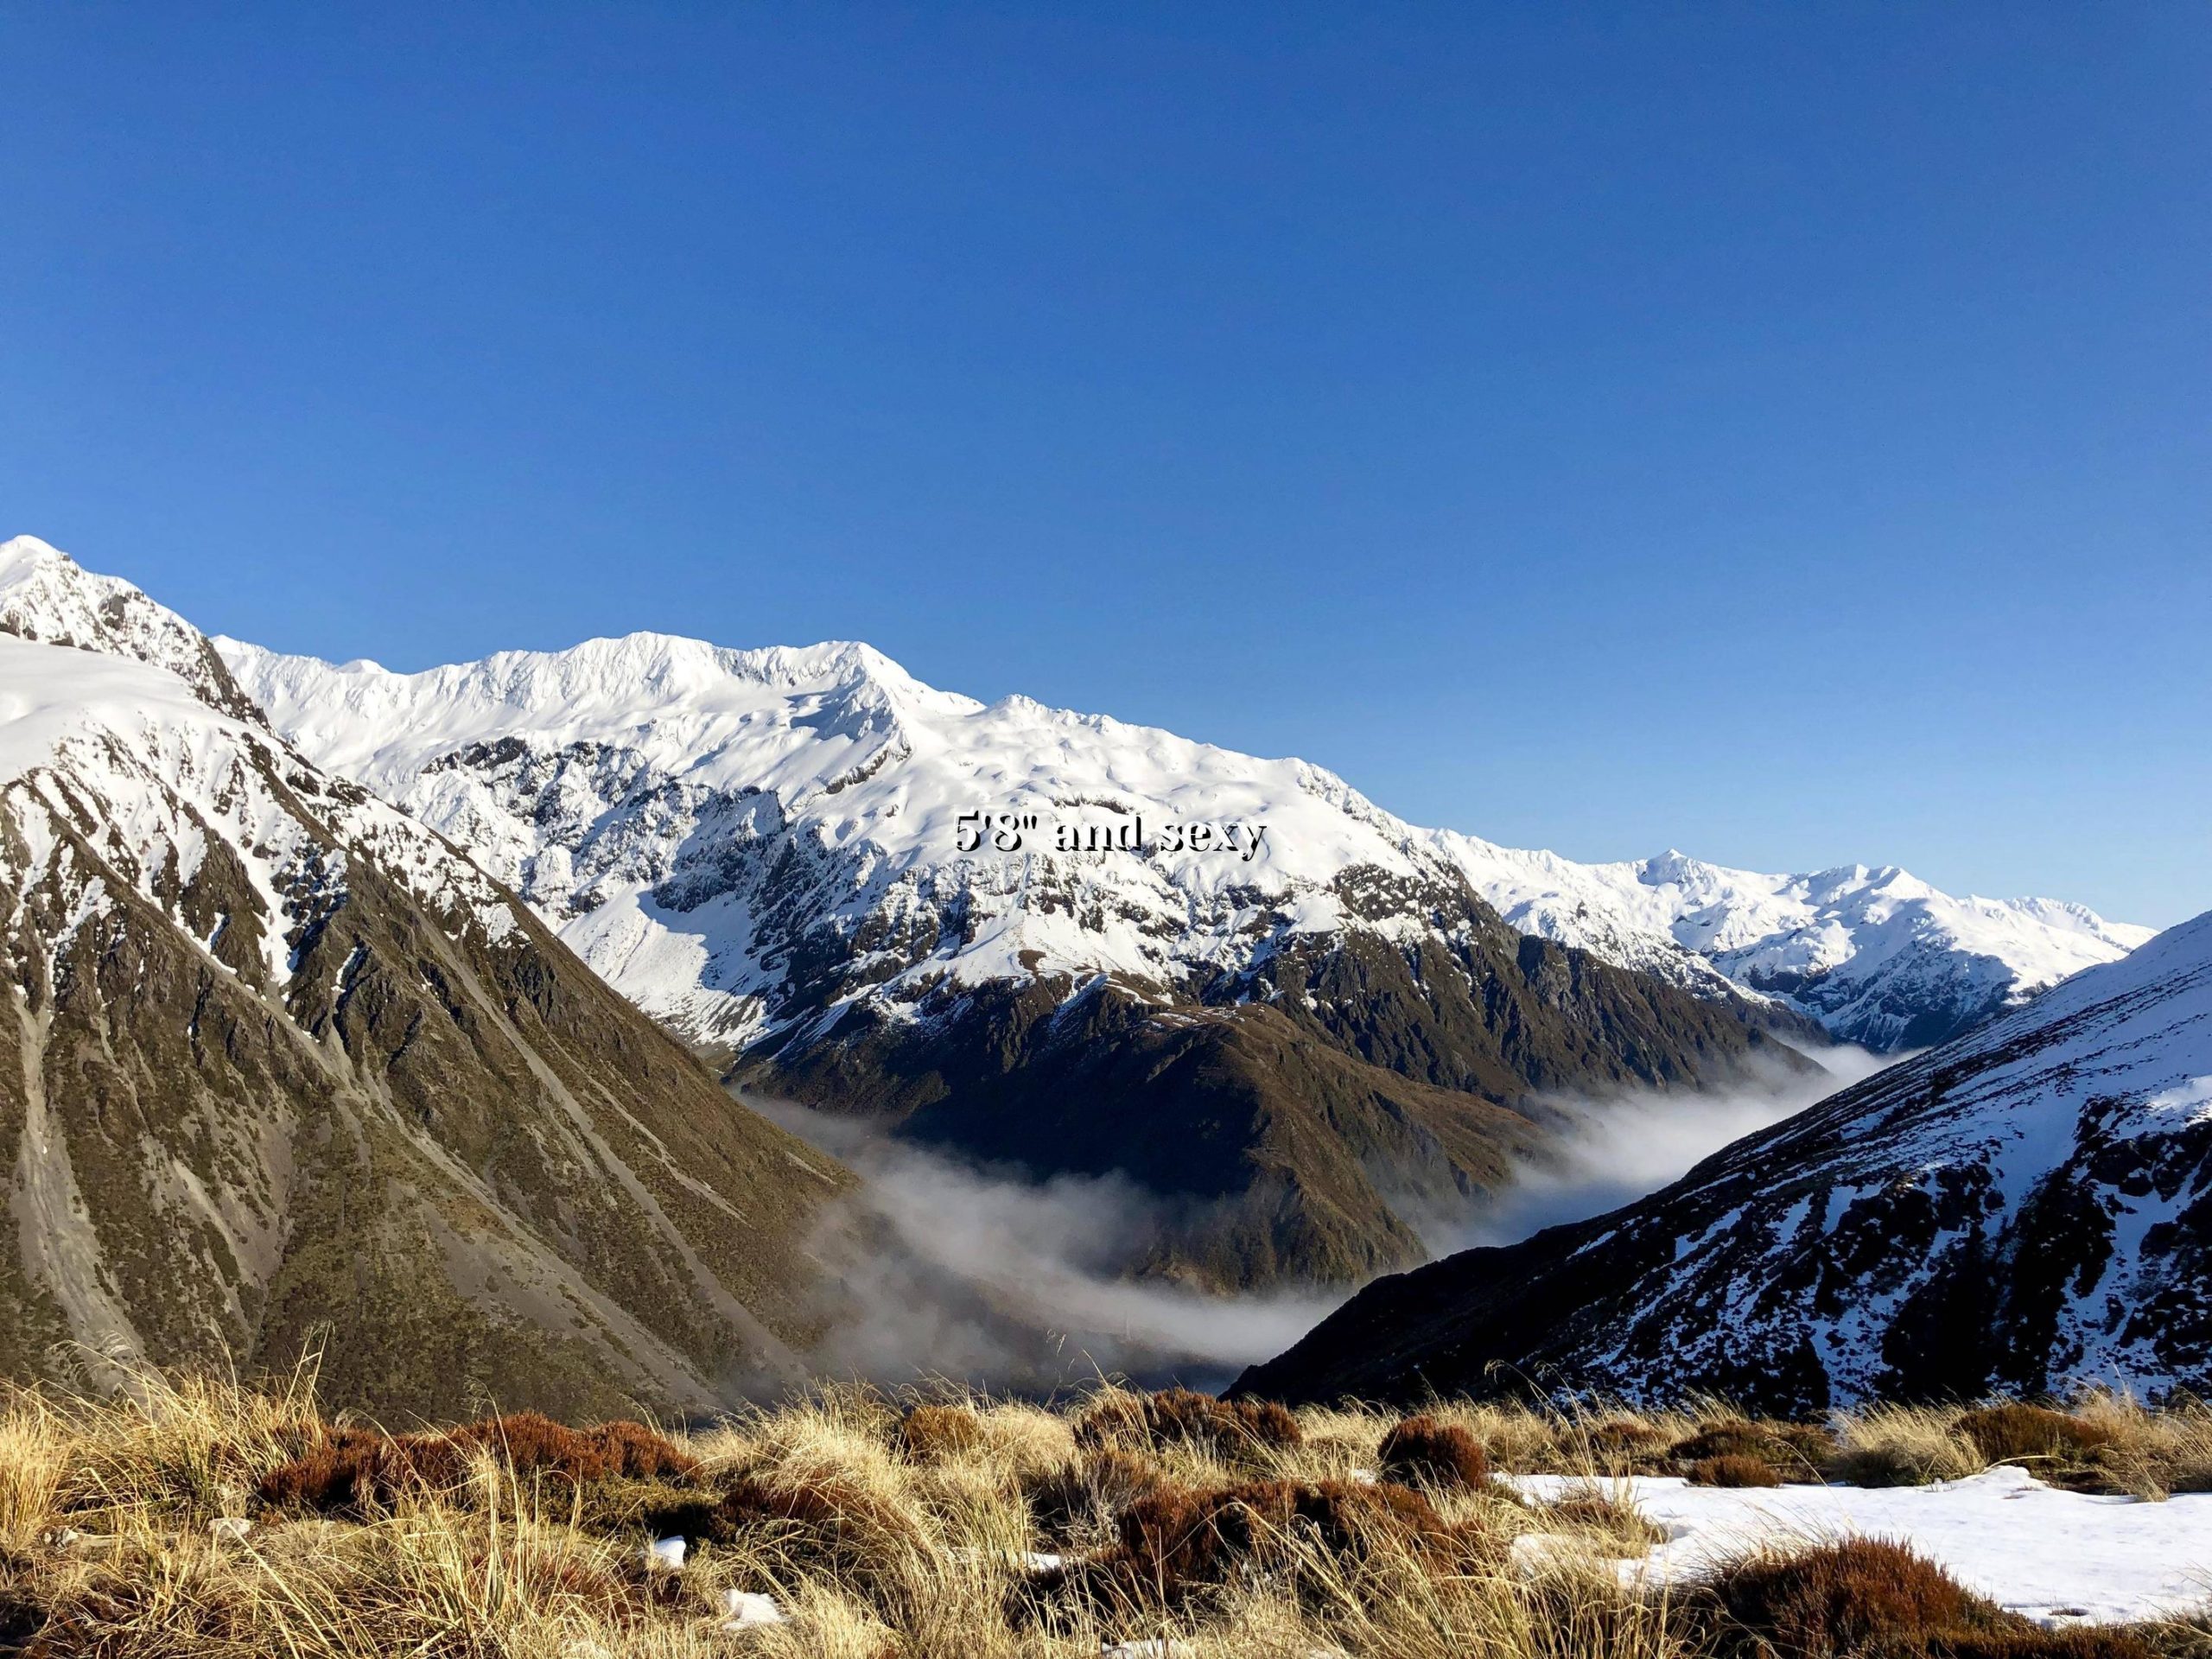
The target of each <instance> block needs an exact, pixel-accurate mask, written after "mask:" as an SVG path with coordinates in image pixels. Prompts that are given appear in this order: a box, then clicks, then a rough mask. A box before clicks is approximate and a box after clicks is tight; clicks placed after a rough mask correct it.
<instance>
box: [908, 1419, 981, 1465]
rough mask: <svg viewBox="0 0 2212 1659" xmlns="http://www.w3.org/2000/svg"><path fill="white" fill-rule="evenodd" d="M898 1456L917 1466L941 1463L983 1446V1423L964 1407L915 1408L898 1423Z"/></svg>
mask: <svg viewBox="0 0 2212 1659" xmlns="http://www.w3.org/2000/svg"><path fill="white" fill-rule="evenodd" d="M897 1438H898V1443H899V1452H901V1453H902V1454H903V1455H904V1456H906V1457H907V1458H910V1459H912V1460H913V1461H914V1462H916V1463H938V1462H942V1461H944V1459H947V1458H955V1457H957V1456H959V1455H960V1454H961V1453H962V1452H972V1451H974V1450H975V1449H976V1447H977V1446H981V1445H982V1443H983V1421H982V1418H980V1417H978V1416H976V1414H975V1413H974V1412H972V1411H970V1410H969V1409H968V1408H966V1407H965V1406H916V1407H915V1408H913V1409H912V1411H910V1412H908V1413H907V1414H906V1416H905V1417H904V1418H902V1419H901V1420H900V1421H899V1428H898V1436H897Z"/></svg>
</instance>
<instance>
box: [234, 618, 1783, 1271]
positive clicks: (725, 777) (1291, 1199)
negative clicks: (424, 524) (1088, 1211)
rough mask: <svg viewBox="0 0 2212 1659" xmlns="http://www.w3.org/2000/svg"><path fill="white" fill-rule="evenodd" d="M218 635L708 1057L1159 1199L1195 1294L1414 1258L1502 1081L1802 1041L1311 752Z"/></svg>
mask: <svg viewBox="0 0 2212 1659" xmlns="http://www.w3.org/2000/svg"><path fill="white" fill-rule="evenodd" d="M221 648H222V650H223V652H224V654H225V657H226V661H227V662H228V664H230V666H231V667H232V671H234V672H236V673H237V674H238V675H239V676H240V678H241V683H243V684H244V685H245V687H246V688H247V689H248V690H249V691H250V692H251V694H252V695H253V696H255V697H256V698H257V700H258V701H259V702H262V703H263V704H264V706H265V707H267V708H268V709H269V710H270V714H271V716H272V718H273V719H274V721H275V722H276V724H277V728H278V729H280V730H282V731H283V732H284V733H285V734H286V735H287V736H288V737H289V738H291V739H292V740H293V741H296V742H297V743H299V744H300V745H301V746H302V747H303V748H304V749H305V750H306V751H307V752H308V753H312V754H314V755H315V756H316V757H317V759H318V760H321V762H322V763H323V764H324V765H326V766H328V767H329V768H331V769H332V770H333V771H334V772H339V773H340V774H341V775H344V776H346V777H350V778H353V779H358V780H359V781H360V782H362V783H364V784H365V785H368V786H369V787H371V788H372V789H374V790H376V791H378V792H379V793H381V794H383V795H385V796H386V797H387V798H391V800H393V801H396V802H397V803H399V804H402V805H404V807H405V808H406V810H408V811H410V813H412V814H415V815H416V816H418V817H421V818H423V820H424V821H425V822H427V823H430V824H431V825H433V826H435V828H437V829H440V830H441V831H442V832H443V833H445V834H447V835H448V836H452V837H453V838H454V840H456V841H457V842H461V843H462V844H465V845H467V847H469V848H470V849H472V851H473V852H474V854H475V855H476V856H477V857H478V858H479V859H480V861H483V862H484V863H485V864H486V867H487V868H490V869H492V870H493V871H494V872H496V873H497V874H499V875H500V876H501V877H502V879H504V880H508V881H511V882H512V884H513V885H514V886H515V887H516V888H517V889H518V891H519V892H520V893H522V894H523V895H524V897H525V898H526V899H529V901H530V902H531V904H532V905H533V906H536V907H537V909H538V910H539V912H541V913H542V914H543V915H544V916H545V917H546V918H548V919H549V921H550V922H551V923H552V924H553V925H556V926H557V927H558V928H559V929H560V931H561V932H562V934H563V938H566V939H567V940H568V941H569V943H570V944H573V945H574V946H575V949H576V950H578V952H579V953H580V954H581V955H582V957H584V958H585V959H586V960H587V961H588V962H590V963H592V964H593V965H594V967H596V968H597V969H599V970H600V971H601V973H602V974H604V975H605V976H607V979H608V981H609V982H611V983H613V985H614V986H616V987H617V988H620V990H622V991H623V992H624V993H625V994H626V995H629V996H630V997H632V999H633V1000H634V1001H637V1002H638V1004H639V1006H640V1007H644V1008H645V1009H646V1010H648V1011H649V1012H651V1013H652V1014H655V1015H656V1016H657V1017H658V1018H660V1019H662V1020H664V1021H666V1022H668V1023H669V1024H670V1025H671V1027H673V1028H674V1029H676V1030H677V1031H679V1032H681V1033H683V1034H684V1035H685V1036H686V1037H688V1038H689V1039H691V1040H692V1041H694V1042H696V1043H698V1044H700V1045H702V1046H714V1047H716V1048H718V1049H719V1050H720V1051H721V1052H723V1053H725V1054H727V1055H728V1056H730V1057H731V1058H732V1060H733V1075H734V1077H735V1078H737V1079H738V1080H739V1081H741V1082H743V1083H745V1084H749V1085H751V1086H753V1087H755V1088H757V1089H760V1090H763V1091H772V1092H775V1093H778V1094H782V1095H785V1096H791V1097H793V1098H796V1099H798V1100H800V1101H802V1102H804V1103H810V1104H813V1105H817V1106H826V1107H829V1108H833V1109H840V1110H848V1111H855V1110H857V1111H864V1112H868V1113H870V1114H873V1115H874V1116H879V1117H881V1118H883V1119H885V1120H886V1121H888V1122H895V1123H896V1124H897V1125H898V1126H899V1128H900V1129H901V1131H902V1132H903V1133H905V1134H907V1135H912V1136H915V1137H918V1138H920V1139H922V1140H925V1141H930V1142H931V1143H933V1144H938V1145H945V1146H950V1147H956V1148H957V1149H959V1150H961V1151H963V1152H964V1153H966V1154H969V1155H972V1156H976V1157H981V1158H987V1159H990V1160H1007V1161H1013V1162H1017V1163H1020V1164H1021V1165H1023V1166H1026V1167H1027V1168H1029V1169H1030V1170H1032V1171H1033V1172H1040V1173H1063V1172H1065V1173H1107V1172H1109V1171H1116V1170H1118V1171H1120V1172H1122V1173H1125V1174H1128V1175H1129V1176H1131V1177H1133V1178H1134V1179H1137V1180H1139V1181H1141V1182H1143V1183H1145V1184H1147V1185H1150V1186H1153V1187H1154V1188H1156V1189H1158V1190H1160V1191H1162V1192H1168V1193H1171V1194H1173V1195H1175V1196H1177V1197H1178V1198H1183V1199H1186V1200H1188V1201H1189V1202H1188V1203H1187V1204H1186V1205H1185V1206H1184V1212H1185V1214H1187V1215H1189V1216H1191V1217H1192V1220H1191V1221H1190V1222H1189V1223H1188V1224H1187V1225H1186V1226H1185V1227H1184V1228H1183V1229H1182V1230H1180V1231H1179V1233H1178V1235H1177V1236H1176V1237H1175V1238H1173V1240H1169V1241H1146V1242H1144V1243H1143V1248H1142V1251H1141V1254H1143V1255H1146V1257H1147V1260H1148V1262H1149V1265H1150V1266H1152V1267H1153V1268H1154V1269H1155V1270H1158V1271H1162V1272H1166V1273H1171V1274H1181V1275H1185V1276H1187V1277H1189V1278H1190V1279H1192V1281H1196V1282H1198V1283H1201V1284H1205V1285H1208V1286H1215V1287H1230V1286H1234V1287H1247V1286H1252V1285H1258V1284H1268V1283H1273V1282H1276V1281H1281V1280H1285V1279H1306V1278H1319V1279H1325V1280H1337V1281H1342V1280H1349V1279H1357V1278H1360V1277H1364V1276H1366V1275H1368V1274H1372V1273H1374V1272H1376V1271H1380V1270H1383V1269H1385V1268H1391V1267H1396V1266H1402V1265H1405V1264H1406V1263H1408V1262H1412V1261H1416V1260H1419V1259H1421V1256H1422V1255H1424V1254H1425V1250H1424V1248H1423V1246H1422V1243H1421V1226H1422V1224H1423V1220H1424V1217H1431V1216H1439V1215H1448V1214H1452V1213H1455V1212H1457V1211H1461V1210H1464V1209H1465V1207H1466V1206H1467V1205H1468V1204H1469V1203H1470V1202H1471V1201H1472V1200H1473V1199H1474V1198H1475V1197H1476V1196H1477V1195H1478V1194H1479V1193H1480V1192H1483V1191H1484V1190H1485V1189H1488V1188H1491V1187H1493V1186H1495V1185H1497V1184H1498V1183H1500V1182H1502V1181H1503V1180H1504V1179H1508V1176H1509V1173H1510V1168H1511V1166H1512V1161H1513V1160H1514V1159H1516V1157H1517V1156H1519V1155H1521V1154H1525V1153H1527V1152H1529V1150H1530V1149H1531V1148H1532V1147H1536V1146H1538V1145H1539V1144H1541V1141H1542V1139H1543V1136H1544V1133H1545V1130H1544V1128H1543V1125H1542V1124H1541V1122H1540V1121H1539V1119H1538V1116H1536V1115H1535V1113H1534V1111H1533V1110H1532V1109H1529V1108H1527V1107H1526V1105H1525V1104H1524V1103H1525V1101H1526V1098H1527V1097H1528V1096H1529V1095H1530V1094H1531V1092H1532V1091H1535V1090H1545V1089H1573V1090H1603V1089H1608V1088H1615V1087H1619V1086H1624V1085H1627V1084H1681V1085H1683V1086H1695V1085H1697V1084H1700V1083H1702V1082H1705V1081H1709V1080H1711V1079H1713V1078H1714V1077H1723V1076H1726V1077H1736V1076H1738V1075H1740V1074H1741V1072H1742V1071H1743V1069H1744V1068H1745V1065H1749V1064H1751V1062H1753V1061H1754V1060H1758V1059H1767V1060H1770V1062H1771V1063H1772V1064H1775V1065H1785V1066H1787V1065H1803V1064H1804V1062H1803V1061H1802V1059H1801V1058H1799V1057H1798V1056H1797V1055H1796V1053H1795V1052H1793V1051H1791V1050H1789V1049H1788V1048H1787V1047H1786V1046H1783V1045H1781V1044H1779V1043H1777V1042H1775V1041H1773V1040H1772V1036H1773V1034H1774V1033H1785V1034H1805V1033H1812V1031H1813V1028H1812V1027H1810V1026H1809V1024H1808V1022H1806V1021H1804V1020H1802V1019H1800V1018H1798V1017H1796V1016H1795V1015H1793V1014H1790V1013H1789V1011H1788V1010H1786V1009H1783V1008H1782V1007H1779V1006H1777V1005H1775V1004H1772V1003H1770V1002H1769V1001H1765V1000H1764V999H1746V998H1744V997H1741V996H1738V995H1735V994H1734V993H1733V992H1732V991H1731V990H1730V989H1728V988H1727V987H1726V985H1725V984H1721V985H1719V986H1717V987H1707V988H1705V989H1706V992H1707V994H1706V995H1701V996H1700V995H1689V994H1688V993H1686V992H1685V991H1683V990H1682V989H1681V988H1680V987H1678V986H1675V985H1673V984H1669V983H1666V982H1661V981H1659V980H1656V979H1654V978H1652V977H1650V976H1645V975H1642V974H1638V973H1635V972H1631V971H1625V970H1623V969H1618V968H1617V967H1614V966H1612V965H1611V964H1608V963H1605V962H1603V961H1601V960H1599V959H1598V958H1596V957H1591V956H1588V955H1586V954H1584V953H1582V952H1580V951H1576V950H1568V949H1564V948H1561V947H1560V946H1559V945H1557V944H1553V943H1551V942H1548V941H1545V940H1541V939H1537V938H1527V937H1524V936H1522V935H1521V934H1519V933H1517V932H1516V931H1514V930H1512V929H1510V928H1509V927H1507V926H1505V925H1503V923H1501V922H1500V921H1499V919H1498V918H1497V915H1496V914H1495V912H1492V911H1491V909H1490V907H1489V906H1487V905H1485V904H1484V902H1483V901H1482V900H1481V899H1480V898H1479V897H1478V896H1477V895H1476V894H1475V893H1473V892H1472V891H1471V888H1470V887H1469V886H1468V884H1467V881H1466V880H1465V876H1464V874H1462V873H1461V871H1460V869H1459V867H1458V866H1457V865H1456V864H1455V863H1453V862H1452V861H1451V860H1450V859H1448V858H1446V856H1444V855H1442V854H1441V853H1440V852H1439V851H1438V850H1437V849H1436V848H1435V847H1434V845H1433V844H1432V840H1431V838H1430V837H1428V836H1427V835H1425V834H1424V832H1421V831H1419V830H1415V829H1412V828H1411V827H1409V826H1408V825H1406V824H1404V823H1401V822H1399V821H1398V820H1397V819H1395V818H1393V817H1390V816H1389V814H1387V813H1384V812H1382V811H1380V810H1377V809H1376V807H1375V806H1373V805H1372V804H1370V803H1369V802H1368V801H1366V800H1364V799H1363V798H1361V797H1360V796H1359V795H1358V794H1357V792H1356V791H1353V790H1352V789H1351V788H1350V787H1349V786H1348V785H1345V784H1344V782H1343V780H1341V779H1338V778H1335V777H1333V776H1332V775H1331V774H1329V773H1327V772H1323V771H1320V770H1319V768H1316V767H1313V766H1307V765H1306V764H1304V763H1303V762H1300V761H1296V760H1256V759H1254V758H1252V757H1249V756H1245V755H1239V754H1234V753H1229V752H1227V751H1224V750H1220V749H1215V748H1211V747H1206V746H1205V745H1202V744H1198V743H1192V742H1190V741H1185V740H1184V739H1181V738H1178V737H1174V736H1173V735H1171V734H1167V733H1166V732H1160V731H1155V730H1149V729H1146V728H1138V727H1130V726H1124V725H1122V724H1120V723H1119V722H1117V721H1112V720H1108V719H1103V718H1100V717H1097V716H1089V715H1073V714H1069V713H1065V712H1064V711H1060V710H1056V709H1046V708H1044V707H1042V706H1040V705H1039V704H1037V703H1034V702H1028V701H1027V700H1025V699H1021V698H1013V699H1009V700H1007V701H1006V702H1001V703H996V704H992V705H989V706H986V705H984V704H982V703H978V702H974V701H973V700H971V699H969V698H966V697H961V696H954V695H952V694H950V693H947V692H942V691H937V690H931V688H929V687H927V686H925V685H922V684H920V683H918V682H916V681H915V680H913V679H912V677H909V676H907V675H906V674H905V673H904V672H903V671H900V670H899V668H898V667H897V666H896V665H895V664H892V663H891V662H889V661H887V659H885V658H882V657H881V656H880V655H878V654H877V653H876V652H873V651H870V650H868V648H867V647H865V646H860V645H823V646H817V647H814V648H811V649H808V650H782V649H779V650H770V651H757V652H742V651H728V650H722V649H720V648H717V647H715V646H712V645H705V644H702V643H701V642H699V641H696V640H689V639H671V638H668V637H665V636H661V635H652V634H640V635H632V636H631V637H629V638H627V639H608V640H594V641H592V642H590V643H588V644H586V645H580V646H577V647H576V648H575V649H574V650H571V651H565V652H551V653H531V652H507V653H502V654H501V655H499V656H497V657H493V658H487V659H486V660H485V661H484V662H481V663H476V664H465V665H461V666H458V667H454V668H447V669H438V670H433V671H429V672H428V673H425V674H418V675H395V674H391V673H387V672H385V671H383V670H382V669H379V668H377V667H375V666H374V665H372V664H347V665H346V666H343V667H332V666H330V665H328V664H321V663H317V662H312V661H309V660H307V659H302V658H277V657H273V656H270V654H268V653H266V652H257V651H255V650H253V649H252V648H251V647H247V646H243V645H238V644H236V643H234V642H229V641H225V642H222V645H221ZM968 815H986V821H985V822H984V823H981V824H980V825H979V824H977V823H976V820H975V818H974V817H970V816H968Z"/></svg>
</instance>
